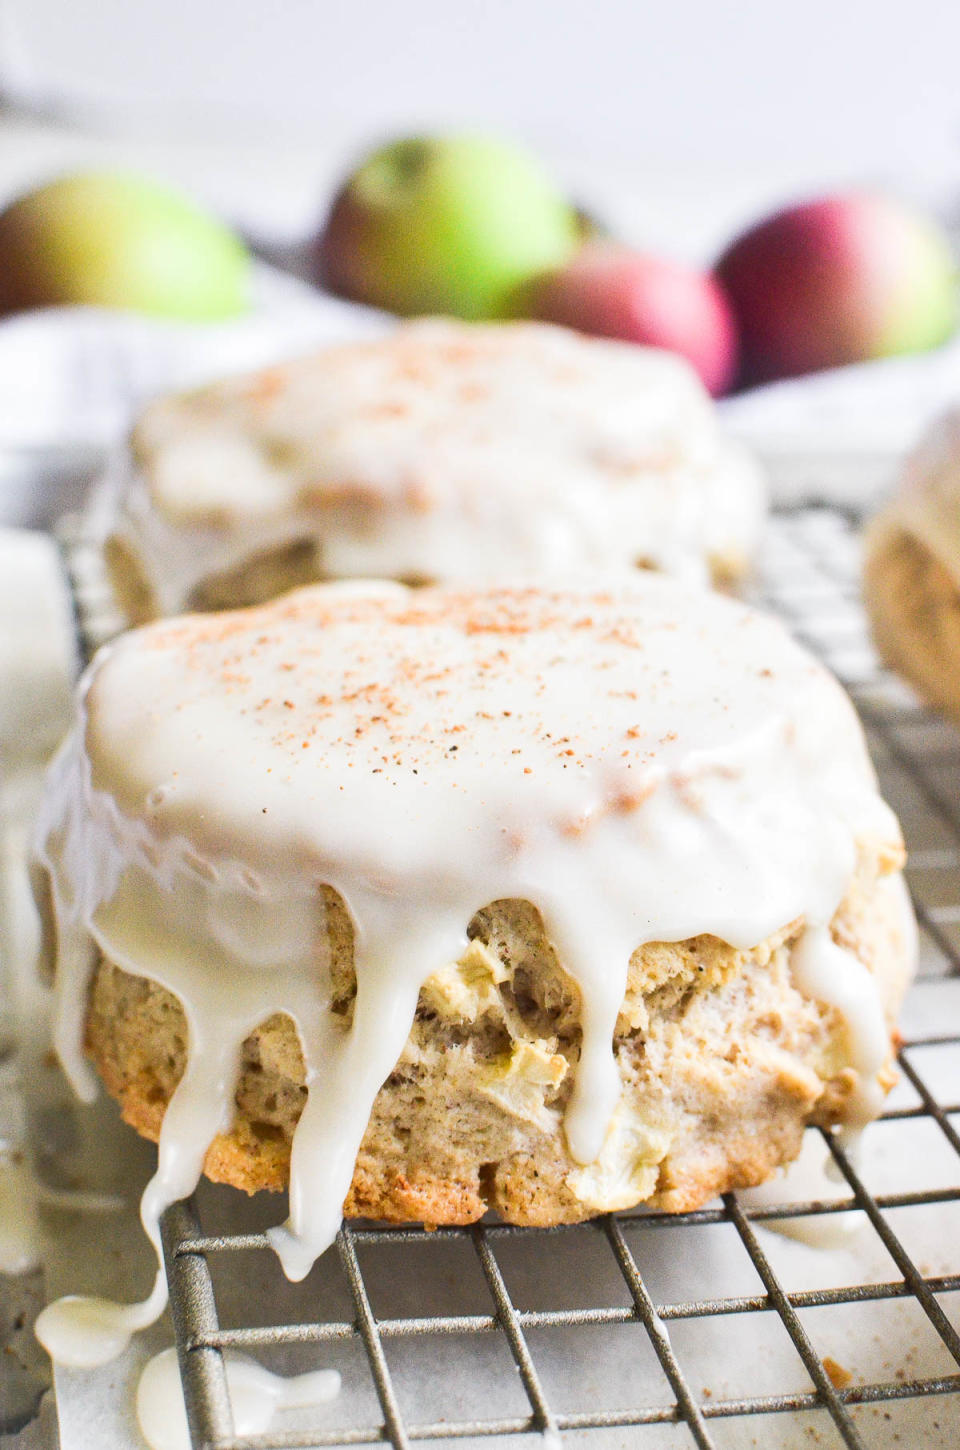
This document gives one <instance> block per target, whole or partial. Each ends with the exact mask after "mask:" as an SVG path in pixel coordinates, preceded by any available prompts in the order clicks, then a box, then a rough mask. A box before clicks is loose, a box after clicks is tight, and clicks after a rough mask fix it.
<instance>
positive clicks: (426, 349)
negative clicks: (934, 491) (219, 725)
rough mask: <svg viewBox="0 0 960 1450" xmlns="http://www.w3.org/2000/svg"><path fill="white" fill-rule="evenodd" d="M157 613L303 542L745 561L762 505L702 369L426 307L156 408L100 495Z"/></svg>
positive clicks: (483, 560)
mask: <svg viewBox="0 0 960 1450" xmlns="http://www.w3.org/2000/svg"><path fill="white" fill-rule="evenodd" d="M101 503H102V504H103V506H104V508H105V511H106V513H107V514H108V515H109V517H108V519H107V520H106V528H107V531H108V532H111V533H112V534H113V535H114V536H115V537H116V538H117V539H118V540H120V541H122V543H123V544H124V546H125V547H126V548H127V549H128V550H129V551H130V552H131V553H132V554H133V555H134V557H135V558H136V559H137V560H138V562H139V566H140V568H141V569H142V571H143V572H144V574H145V576H146V578H147V581H148V583H149V585H150V588H151V590H152V592H153V596H154V600H155V605H156V609H157V612H158V613H161V614H175V613H179V612H180V611H182V610H183V609H184V608H185V607H186V606H187V604H188V603H189V600H190V598H191V594H192V592H193V590H194V589H195V588H196V587H197V586H198V585H200V584H202V583H203V582H204V581H206V580H209V579H210V578H211V577H212V576H217V575H219V574H221V573H224V572H230V571H232V570H233V569H234V568H236V567H237V566H238V565H241V564H243V563H244V562H245V561H246V560H247V559H248V558H249V557H250V556H251V555H253V554H256V553H259V552H261V551H264V550H269V549H274V548H279V547H282V546H284V545H286V544H290V543H292V542H295V541H299V540H313V541H316V542H317V544H318V545H319V562H318V571H322V572H323V574H324V575H326V576H328V577H335V578H346V577H354V576H368V577H383V578H401V579H406V578H421V579H433V580H457V581H460V582H462V581H464V580H478V579H484V578H487V577H489V576H491V575H492V574H494V573H495V574H496V577H498V578H507V577H510V576H515V575H516V573H517V572H518V570H519V571H530V570H537V571H539V572H544V571H555V572H558V573H559V572H565V571H569V570H570V569H571V568H578V567H597V568H608V567H611V566H617V565H634V564H635V563H637V561H638V560H641V559H642V560H646V561H649V562H651V563H652V564H654V565H655V566H656V567H658V568H662V569H665V570H667V571H668V572H670V573H674V574H683V575H685V576H687V577H695V578H701V579H702V578H706V577H707V576H708V566H709V564H710V563H711V561H718V562H723V563H726V564H728V565H729V566H730V567H731V569H732V572H739V571H741V570H742V569H743V568H744V567H745V566H746V564H747V562H748V561H749V560H750V558H751V557H752V556H753V553H754V551H755V548H756V545H757V541H758V537H759V533H760V529H761V526H762V523H763V517H764V512H765V498H764V488H763V484H762V480H761V478H760V474H759V471H758V469H757V467H756V465H755V463H754V462H753V460H752V459H751V458H750V457H749V455H748V454H747V453H746V452H745V451H744V450H743V449H741V448H740V446H739V445H737V444H735V443H733V442H731V441H729V440H727V439H726V438H724V437H723V435H722V433H721V430H720V427H719V422H718V417H717V414H716V410H715V408H714V406H713V404H712V403H711V400H710V399H709V397H708V396H707V394H706V392H705V391H704V389H703V387H702V386H701V384H700V382H699V379H698V378H697V377H696V375H695V373H694V372H693V370H692V369H691V368H690V367H688V365H687V364H686V363H685V362H683V361H681V360H680V359H679V358H676V357H673V356H671V355H670V354H668V353H665V352H660V351H657V350H655V349H651V348H638V347H635V346H633V345H632V344H630V345H626V344H623V343H618V342H610V341H606V340H599V339H588V338H584V337H581V336H579V335H578V334H575V333H572V332H567V331H566V330H564V329H562V328H556V327H547V326H544V325H542V324H529V323H528V324H515V325H511V326H504V325H499V326H477V325H474V326H465V325H464V324H460V323H449V322H437V321H427V322H417V323H410V324H407V325H406V326H403V327H400V328H398V329H396V330H395V331H394V332H392V333H391V334H389V335H388V336H387V337H386V338H382V339H378V340H376V341H374V342H363V343H356V344H348V345H345V346H340V347H336V348H330V349H327V350H326V351H324V352H322V353H318V354H317V355H315V356H314V357H308V358H303V359H300V360H298V361H295V362H292V363H290V364H287V365H285V366H280V367H275V368H271V369H269V370H268V371H266V372H262V373H258V374H254V375H252V376H248V377H242V378H236V379H230V380H228V381H226V382H223V383H219V384H216V385H214V386H211V387H207V388H204V389H201V390H200V391H198V392H194V393H189V394H183V395H180V396H175V397H171V398H168V399H164V400H161V401H159V402H157V403H154V404H153V405H152V406H151V407H150V408H148V409H147V411H146V413H145V414H144V415H143V417H142V418H141V420H140V422H139V423H138V425H137V427H136V429H135V430H134V433H133V437H132V439H131V444H130V449H129V452H128V453H127V454H126V455H125V456H124V457H123V458H118V459H117V460H116V462H115V467H114V469H113V470H112V472H111V474H110V477H109V478H108V481H107V484H106V488H105V491H104V495H103V496H102V498H101Z"/></svg>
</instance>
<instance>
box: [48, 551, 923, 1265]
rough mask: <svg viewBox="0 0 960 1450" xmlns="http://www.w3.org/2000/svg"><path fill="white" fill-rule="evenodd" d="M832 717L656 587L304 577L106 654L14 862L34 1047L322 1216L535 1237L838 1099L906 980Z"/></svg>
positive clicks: (854, 742)
mask: <svg viewBox="0 0 960 1450" xmlns="http://www.w3.org/2000/svg"><path fill="white" fill-rule="evenodd" d="M902 859H903V848H902V844H901V837H900V832H899V829H898V826H897V823H896V820H895V819H894V817H893V815H892V814H891V812H890V810H889V809H888V808H887V807H886V806H885V805H884V803H883V802H882V801H881V799H880V797H879V795H878V793H877V789H876V782H875V779H874V775H873V772H872V768H871V766H870V763H869V760H868V757H867V755H866V751H865V748H864V744H863V739H862V735H861V732H860V728H859V725H858V723H857V720H856V717H855V715H854V713H853V710H852V707H851V706H850V703H849V701H848V700H847V698H846V696H845V695H844V694H843V692H842V691H841V689H840V688H839V686H838V685H837V684H836V682H835V681H834V680H833V679H832V678H831V677H830V676H829V675H828V674H827V673H826V672H825V671H824V670H823V669H822V668H821V667H820V666H819V665H818V664H817V663H816V662H815V661H814V660H813V659H812V658H811V657H810V656H809V655H808V654H806V653H805V652H804V651H803V650H802V649H801V648H800V647H799V646H798V645H796V644H795V643H793V642H792V641H791V640H790V638H789V637H788V636H787V634H786V633H785V631H784V630H783V629H782V628H781V627H780V625H779V624H777V623H776V622H775V621H773V620H771V619H768V618H766V617H764V616H761V615H758V614H756V613H753V612H751V611H750V610H748V609H747V608H745V607H744V606H742V605H740V604H738V603H735V602H733V601H730V600H727V599H723V598H720V597H718V596H711V595H708V594H706V593H703V592H701V591H697V590H687V589H685V588H683V587H682V586H680V585H678V584H677V583H676V582H674V581H672V580H670V579H667V578H665V577H663V576H659V575H653V574H634V575H630V574H625V575H623V576H621V577H620V579H619V580H618V581H617V582H616V583H615V584H611V585H609V586H606V587H605V586H603V585H598V584H597V583H596V581H594V582H592V583H584V584H582V585H575V584H569V585H567V586H565V587H562V588H561V587H557V588H550V587H547V586H545V585H542V584H541V585H538V586H532V585H531V586H529V587H514V588H492V587H491V588H487V589H483V590H476V591H456V590H453V589H449V588H448V589H445V588H425V589H421V590H417V591H411V590H409V589H407V588H405V587H403V586H399V585H389V584H380V585H373V584H359V583H354V584H330V585H317V586H313V587H312V588H309V589H304V590H301V591H299V592H297V593H294V594H292V595H290V596H287V597H286V598H285V599H283V600H280V601H276V602H274V603H273V604H271V605H267V606H262V607H259V608H255V609H250V610H244V611H235V612H231V613H225V614H218V615H212V614H211V615H194V616H188V617H185V618H181V619H179V620H173V621H168V622H163V623H159V624H154V625H150V626H147V627H146V628H143V629H141V630H137V631H133V632H131V633H129V634H127V635H125V636H123V637H122V638H121V639H120V640H119V641H118V642H117V643H115V644H113V645H111V646H108V647H107V648H106V649H105V650H102V651H101V652H100V654H99V655H98V657H97V658H96V660H95V661H94V664H93V666H92V668H91V669H90V671H89V672H88V675H87V677H86V683H85V687H84V689H83V692H82V694H81V697H80V700H79V704H78V717H77V723H76V726H75V728H74V730H73V733H72V735H71V737H70V738H69V739H68V741H67V743H66V744H65V747H64V749H63V752H62V754H61V756H60V758H59V761H58V763H57V764H56V766H55V768H54V770H53V771H52V773H51V776H50V779H49V782H48V788H47V794H46V803H45V809H44V813H43V818H42V822H41V833H40V842H39V847H38V856H37V884H38V896H39V899H40V900H41V901H42V902H43V903H44V904H45V915H46V917H47V920H48V925H49V930H48V941H49V944H50V953H51V958H52V962H53V972H54V978H55V986H56V992H55V998H56V1011H55V1040H56V1044H57V1048H58V1051H59V1053H60V1056H61V1059H62V1061H63V1063H64V1066H65V1068H66V1069H67V1071H68V1073H69V1074H70V1076H71V1078H72V1080H73V1081H74V1083H75V1084H76V1085H77V1087H78V1089H79V1090H80V1091H82V1092H91V1091H92V1090H93V1079H92V1077H91V1074H90V1070H89V1067H88V1066H87V1064H86V1062H85V1061H84V1052H85V1051H86V1053H88V1054H89V1055H90V1056H91V1057H92V1058H93V1060H94V1062H95V1064H96V1065H97V1067H98V1069H99V1071H100V1074H101V1075H102V1077H103V1079H104V1080H105V1082H106V1084H107V1086H108V1088H109V1089H110V1091H111V1092H112V1093H114V1094H115V1096H116V1097H118V1098H119V1100H120V1102H121V1103H122V1105H123V1111H124V1114H125V1116H126V1117H127V1118H128V1119H129V1121H130V1122H131V1123H133V1124H134V1125H135V1126H136V1127H137V1128H138V1129H139V1130H140V1131H141V1132H143V1133H145V1134H147V1135H149V1136H151V1137H158V1136H159V1138H160V1145H161V1148H160V1167H159V1169H158V1176H157V1178H156V1180H155V1181H154V1183H153V1184H152V1185H151V1188H150V1189H149V1190H148V1196H147V1205H148V1206H147V1207H145V1210H144V1217H145V1221H147V1222H148V1223H149V1222H153V1223H154V1225H155V1222H156V1215H157V1214H158V1213H159V1212H160V1211H161V1210H162V1208H163V1206H164V1205H165V1204H166V1203H168V1202H170V1201H171V1200H172V1199H173V1198H175V1197H179V1196H182V1195H184V1194H186V1193H187V1192H189V1191H190V1189H191V1188H192V1187H193V1184H194V1182H195V1181H196V1179H197V1177H199V1174H200V1172H201V1170H202V1169H204V1168H205V1170H206V1172H207V1173H208V1174H209V1175H210V1176H211V1177H214V1178H218V1179H223V1180H226V1181H228V1182H230V1183H233V1184H236V1185H238V1186H240V1187H242V1188H246V1189H248V1190H254V1189H258V1188H263V1187H269V1188H282V1187H284V1186H285V1185H287V1184H288V1183H289V1185H290V1221H289V1223H288V1224H287V1225H286V1226H285V1227H284V1228H282V1229H277V1230H272V1231H271V1235H272V1239H273V1242H274V1246H275V1247H276V1249H277V1251H278V1252H279V1254H280V1255H281V1258H282V1260H283V1263H284V1267H285V1268H286V1270H287V1272H288V1273H290V1274H291V1275H292V1276H296V1277H299V1276H300V1275H302V1274H303V1273H305V1272H306V1271H307V1269H308V1268H309V1266H310V1264H312V1262H313V1261H314V1259H315V1257H316V1256H317V1254H318V1253H319V1252H321V1250H322V1249H323V1248H324V1247H325V1246H326V1245H327V1244H328V1243H329V1242H330V1240H331V1238H332V1236H333V1234H334V1233H335V1231H336V1228H337V1225H338V1223H339V1220H340V1215H341V1210H342V1209H343V1210H344V1211H345V1212H346V1213H347V1214H351V1215H356V1214H364V1215H373V1216H376V1217H383V1218H390V1219H396V1220H421V1221H424V1222H427V1223H433V1224H437V1223H467V1222H470V1221H472V1220H474V1219H477V1218H479V1217H480V1215H482V1214H483V1213H484V1212H485V1211H486V1210H487V1209H488V1208H495V1209H496V1210H497V1211H498V1212H499V1213H500V1214H501V1215H503V1217H505V1218H506V1219H509V1220H511V1221H513V1222H516V1223H528V1224H553V1223H558V1222H567V1221H571V1220H577V1219H582V1218H584V1217H587V1216H589V1215H591V1214H595V1213H598V1212H600V1211H602V1210H607V1209H619V1208H624V1207H627V1206H630V1205H633V1204H636V1203H639V1202H648V1203H651V1204H654V1205H657V1206H659V1207H661V1208H666V1209H681V1208H690V1207H693V1206H694V1205H696V1204H698V1203H701V1202H702V1201H704V1200H705V1199H708V1198H710V1197H711V1196H712V1195H714V1194H716V1193H717V1192H719V1191H720V1190H723V1189H726V1188H730V1187H734V1186H738V1185H745V1184H753V1183H757V1182H759V1181H760V1180H761V1179H763V1178H764V1177H765V1176H766V1175H768V1174H769V1173H770V1172H771V1171H772V1170H773V1169H774V1168H775V1167H776V1166H777V1165H778V1164H781V1163H784V1162H786V1161H788V1160H790V1159H791V1158H792V1157H793V1156H794V1155H795V1154H796V1152H797V1151H798V1147H799V1143H800V1137H801V1133H802V1130H803V1128H804V1126H805V1124H807V1123H809V1122H820V1123H853V1124H861V1123H863V1122H865V1121H866V1120H867V1119H869V1118H870V1117H871V1116H873V1115H874V1114H875V1113H876V1111H877V1110H878V1108H879V1106H880V1103H881V1101H882V1098H883V1093H884V1090H885V1089H886V1088H887V1087H888V1086H889V1084H890V1082H891V1080H892V1077H891V1063H890V1059H891V1036H892V1034H893V1033H894V1030H895V1029H894V1023H895V1015H896V1011H897V1007H898V1004H899V1002H900V999H901V996H902V994H903V991H904V988H905V985H906V982H907V979H908V976H909V973H910V968H911V953H912V947H911V929H912V918H911V916H910V912H909V907H908V906H907V905H906V898H905V896H904V893H903V888H902V884H901V881H900V876H899V869H900V866H901V864H902Z"/></svg>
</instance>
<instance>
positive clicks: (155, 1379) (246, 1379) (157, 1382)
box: [137, 1349, 340, 1450]
mask: <svg viewBox="0 0 960 1450" xmlns="http://www.w3.org/2000/svg"><path fill="white" fill-rule="evenodd" d="M223 1360H224V1369H225V1371H226V1376H227V1391H228V1393H229V1395H230V1409H231V1412H232V1416H233V1428H234V1433H235V1434H236V1435H237V1436H238V1438H242V1437H243V1436H245V1435H262V1434H264V1433H265V1432H266V1431H267V1430H269V1429H270V1427H271V1425H272V1424H273V1420H274V1417H275V1415H276V1413H277V1411H278V1410H298V1409H309V1408H313V1407H314V1406H316V1405H325V1404H328V1403H329V1402H330V1401H331V1400H332V1399H335V1398H336V1396H337V1395H338V1394H339V1392H340V1376H339V1374H338V1373H337V1371H336V1370H335V1369H320V1370H312V1371H311V1372H309V1373H308V1374H299V1375H294V1376H291V1377H290V1378H285V1377H283V1376H281V1375H276V1374H271V1372H270V1370H268V1369H264V1367H263V1365H260V1364H257V1362H256V1360H253V1359H249V1358H248V1357H247V1356H246V1355H245V1354H238V1353H236V1351H234V1350H231V1349H228V1350H226V1352H225V1353H224V1356H223ZM137 1420H138V1422H139V1424H140V1429H141V1430H142V1431H143V1435H144V1439H145V1440H146V1442H147V1444H148V1445H149V1446H150V1450H190V1446H191V1443H192V1442H191V1440H190V1430H189V1426H188V1424H187V1411H186V1407H185V1405H184V1402H183V1389H182V1386H181V1383H180V1366H179V1365H178V1363H177V1351H176V1350H175V1349H164V1350H162V1351H161V1352H160V1354H156V1355H154V1356H153V1358H152V1359H149V1360H148V1361H147V1363H146V1365H145V1366H144V1368H143V1371H142V1372H141V1375H140V1379H139V1381H138V1384H137Z"/></svg>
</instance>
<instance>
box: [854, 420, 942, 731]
mask: <svg viewBox="0 0 960 1450" xmlns="http://www.w3.org/2000/svg"><path fill="white" fill-rule="evenodd" d="M863 579H864V596H865V599H866V603H867V609H868V612H869V615H870V621H871V624H872V626H873V635H874V639H875V640H876V643H877V648H878V649H879V651H880V653H881V655H882V656H883V658H884V659H885V660H886V662H887V664H889V665H890V666H891V667H892V668H893V669H895V670H897V671H898V672H899V673H900V674H902V675H904V676H905V677H906V678H907V679H908V680H909V681H910V682H911V683H912V684H913V685H915V686H916V687H917V689H918V690H919V692H920V694H921V695H923V696H924V697H925V698H926V699H927V700H928V701H929V702H930V704H932V705H934V706H936V707H937V708H938V709H940V710H945V711H946V712H947V713H948V714H950V715H952V716H954V717H955V718H958V719H960V409H957V410H955V411H954V412H951V413H948V414H947V415H946V416H945V417H943V418H941V419H940V421H939V422H938V423H937V424H936V425H935V426H934V427H933V428H932V429H931V431H930V433H929V434H928V435H927V437H926V438H925V439H924V440H923V442H922V443H921V445H920V447H919V448H918V449H917V450H916V452H915V453H914V454H913V456H912V457H911V458H910V459H909V461H908V463H907V466H906V468H905V471H904V474H903V477H902V479H901V480H900V483H899V486H898V488H897V491H896V493H895V494H894V496H893V498H891V499H890V501H889V502H888V503H887V505H886V507H885V508H884V509H883V511H882V512H881V513H880V514H879V516H878V517H877V518H876V519H875V520H874V521H873V523H872V524H871V525H870V527H869V529H868V532H867V537H866V557H865V562H864V573H863Z"/></svg>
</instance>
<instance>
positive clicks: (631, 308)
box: [525, 241, 737, 396]
mask: <svg viewBox="0 0 960 1450" xmlns="http://www.w3.org/2000/svg"><path fill="white" fill-rule="evenodd" d="M525 302H526V310H527V311H528V312H529V315H530V316H532V317H536V318H539V319H540V320H541V321H545V322H558V323H562V324H563V325H564V326H566V327H574V328H577V329H579V331H581V332H587V333H592V334H594V335H595V336H597V337H613V338H620V339H621V340H623V341H624V342H637V343H644V344H647V345H648V346H653V347H662V348H667V349H668V350H669V351H670V352H676V353H679V354H680V355H681V356H682V357H685V358H686V359H687V360H688V361H689V362H691V363H692V364H693V366H694V367H695V368H696V370H697V372H698V373H699V374H700V377H701V378H702V379H703V382H704V384H705V385H706V387H707V388H708V389H709V390H710V392H711V393H713V394H714V396H719V394H721V393H723V392H725V391H726V389H727V388H728V387H729V385H730V383H731V382H732V380H733V376H734V373H735V371H736V365H737V333H736V324H735V322H734V319H733V314H732V312H731V310H730V305H729V303H728V302H727V299H726V297H725V296H724V294H723V291H722V289H721V288H720V286H719V285H718V284H717V282H716V281H715V280H714V279H713V278H712V277H710V276H708V275H706V274H705V273H703V272H698V271H697V270H696V269H695V268H692V267H686V266H683V265H682V264H681V263H679V262H673V261H666V260H664V259H663V258H662V257H651V256H648V255H646V254H645V253H643V252H637V251H634V250H632V249H631V248H630V247H626V246H622V245H620V244H618V243H616V242H604V241H598V242H592V243H589V244H588V245H587V246H585V247H583V248H582V249H581V250H580V251H579V252H578V253H577V255H576V256H575V257H574V258H573V260H572V261H570V262H568V263H567V264H566V265H565V266H562V267H560V268H558V269H556V270H555V271H553V272H549V273H546V274H545V275H543V276H541V277H539V278H536V279H535V280H534V282H533V283H532V284H531V285H530V288H529V290H528V292H527V294H526V297H525Z"/></svg>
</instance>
